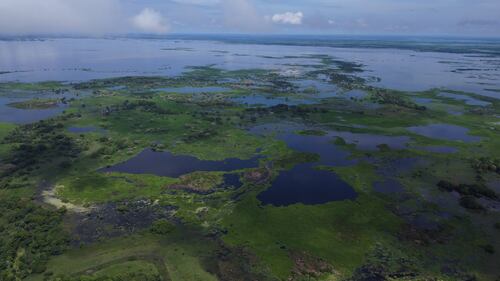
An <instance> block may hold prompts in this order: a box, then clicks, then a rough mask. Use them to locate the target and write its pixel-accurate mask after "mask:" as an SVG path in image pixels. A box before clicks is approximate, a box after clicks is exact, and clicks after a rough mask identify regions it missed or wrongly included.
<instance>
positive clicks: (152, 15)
mask: <svg viewBox="0 0 500 281" xmlns="http://www.w3.org/2000/svg"><path fill="white" fill-rule="evenodd" d="M132 22H133V24H134V26H135V27H136V28H137V29H139V30H141V31H143V32H148V33H157V34H164V33H167V32H168V30H169V26H168V23H167V21H166V20H165V19H164V18H163V16H162V15H161V14H160V13H159V12H157V11H155V10H153V9H150V8H145V9H144V10H142V12H140V13H139V14H138V15H136V16H135V17H133V18H132Z"/></svg>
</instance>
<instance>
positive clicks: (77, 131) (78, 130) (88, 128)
mask: <svg viewBox="0 0 500 281" xmlns="http://www.w3.org/2000/svg"><path fill="white" fill-rule="evenodd" d="M68 132H70V133H75V134H83V133H106V130H104V129H101V128H97V127H94V126H86V127H69V128H68Z"/></svg>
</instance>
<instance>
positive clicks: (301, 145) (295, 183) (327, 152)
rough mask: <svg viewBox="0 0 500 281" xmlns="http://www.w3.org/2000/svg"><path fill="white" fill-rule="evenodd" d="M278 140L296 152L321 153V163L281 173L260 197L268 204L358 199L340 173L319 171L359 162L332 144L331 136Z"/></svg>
mask: <svg viewBox="0 0 500 281" xmlns="http://www.w3.org/2000/svg"><path fill="white" fill-rule="evenodd" d="M278 138H279V139H281V140H283V141H285V142H286V143H287V145H288V146H289V147H290V148H292V149H294V150H297V151H301V152H307V153H315V154H318V155H319V156H320V160H319V161H318V162H315V163H302V164H298V165H296V166H295V167H293V168H292V169H291V170H288V171H283V172H281V173H280V174H279V175H278V177H277V178H276V180H275V181H274V182H273V183H272V185H271V187H270V188H268V189H267V190H265V191H263V192H261V193H260V194H259V195H258V196H257V198H258V199H259V200H260V201H261V202H262V203H263V204H264V205H274V206H288V205H292V204H297V203H302V204H306V205H315V204H324V203H328V202H331V201H341V200H349V199H355V198H356V197H357V193H356V192H355V191H354V189H353V188H352V187H351V186H350V185H349V184H347V183H346V182H345V181H343V180H342V179H341V178H340V177H339V176H338V175H337V174H335V173H333V172H330V171H326V170H319V169H317V166H347V165H352V164H354V163H355V161H353V160H349V159H347V157H348V156H349V153H348V152H346V151H344V150H341V149H340V148H338V147H337V146H335V145H334V144H332V143H331V138H330V137H328V136H301V135H296V134H284V135H281V136H279V137H278Z"/></svg>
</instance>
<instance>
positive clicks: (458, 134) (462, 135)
mask: <svg viewBox="0 0 500 281" xmlns="http://www.w3.org/2000/svg"><path fill="white" fill-rule="evenodd" d="M408 130H409V131H411V132H413V133H415V134H418V135H422V136H425V137H428V138H434V139H442V140H451V141H463V142H476V141H480V140H481V137H478V136H471V135H469V129H467V128H464V127H460V126H456V125H450V124H430V125H425V126H416V127H410V128H408Z"/></svg>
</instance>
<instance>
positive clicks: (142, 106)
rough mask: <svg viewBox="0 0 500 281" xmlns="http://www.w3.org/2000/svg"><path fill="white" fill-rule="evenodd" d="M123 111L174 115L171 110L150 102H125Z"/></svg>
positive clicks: (122, 107)
mask: <svg viewBox="0 0 500 281" xmlns="http://www.w3.org/2000/svg"><path fill="white" fill-rule="evenodd" d="M121 109H123V110H141V111H146V112H152V113H156V114H162V115H163V114H172V112H170V111H169V110H167V109H165V108H161V107H160V106H158V105H157V104H156V103H155V102H154V101H148V100H136V101H132V102H130V101H128V100H126V101H124V102H123V104H122V106H121Z"/></svg>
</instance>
